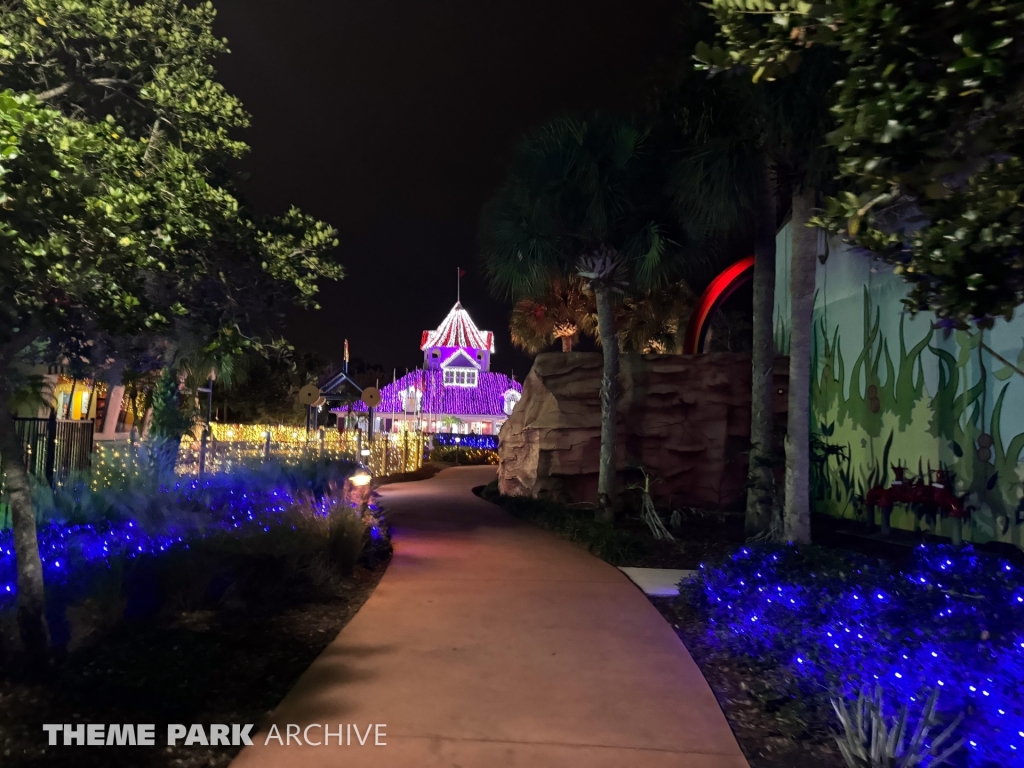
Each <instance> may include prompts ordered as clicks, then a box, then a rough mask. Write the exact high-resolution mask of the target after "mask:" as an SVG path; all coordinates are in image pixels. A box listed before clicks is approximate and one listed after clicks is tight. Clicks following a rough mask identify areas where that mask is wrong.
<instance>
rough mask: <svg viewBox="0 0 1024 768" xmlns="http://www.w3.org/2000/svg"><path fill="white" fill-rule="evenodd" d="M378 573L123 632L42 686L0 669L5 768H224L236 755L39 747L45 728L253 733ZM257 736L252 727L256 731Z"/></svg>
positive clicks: (231, 751)
mask: <svg viewBox="0 0 1024 768" xmlns="http://www.w3.org/2000/svg"><path fill="white" fill-rule="evenodd" d="M385 567H386V564H384V563H381V564H378V565H377V567H376V568H374V569H368V568H364V567H361V566H360V567H359V568H357V569H356V572H355V574H354V575H353V577H352V578H349V579H340V578H339V579H337V580H332V583H327V584H321V585H320V587H319V588H313V587H312V585H311V584H309V583H306V584H303V583H302V582H301V581H295V582H293V583H291V584H290V585H288V586H287V587H285V588H282V589H281V590H280V591H278V592H277V593H276V594H275V595H274V597H273V598H272V599H269V598H264V599H262V600H260V601H258V602H255V603H252V604H250V605H248V606H246V607H235V608H233V609H223V608H221V609H210V608H205V609H200V610H191V611H181V612H176V613H173V614H169V615H166V616H163V617H161V619H160V620H158V621H152V622H142V623H131V622H129V623H125V624H123V625H121V626H120V627H118V628H117V629H116V630H114V631H113V632H112V633H111V634H109V635H108V636H107V637H105V638H104V639H103V640H102V642H99V643H96V644H94V645H91V646H86V647H83V648H82V649H80V650H77V651H74V652H72V653H70V654H69V655H68V657H67V658H66V659H65V660H64V662H63V663H62V664H60V666H59V667H58V668H57V669H56V670H55V672H54V673H53V675H52V677H51V678H50V679H48V680H46V681H45V682H28V681H25V680H19V679H18V678H17V676H16V672H17V670H15V669H13V668H12V667H11V666H7V667H0V764H2V765H3V766H4V768H28V767H29V766H32V767H33V768H35V767H36V766H40V767H42V766H67V767H68V768H85V767H86V766H90V767H91V766H97V767H98V766H104V767H108V766H109V767H110V768H122V767H123V768H191V767H192V766H195V767H198V766H224V765H227V764H228V763H229V762H230V761H231V759H232V758H233V757H234V755H235V754H236V753H237V752H238V750H239V748H238V747H196V746H192V747H180V746H179V747H177V748H173V749H169V748H167V747H159V748H156V747H134V748H133V747H118V748H116V749H103V750H92V749H79V748H76V747H63V746H59V747H49V748H48V747H47V746H46V734H44V733H43V731H42V727H41V726H42V723H50V722H57V723H75V724H77V723H89V722H95V723H155V724H157V734H158V736H159V735H160V733H161V731H162V730H163V729H164V728H166V724H167V723H186V724H187V723H257V724H258V723H259V722H260V721H261V720H262V719H263V718H264V717H265V716H266V714H267V712H268V711H269V710H270V709H272V708H273V707H275V706H276V705H277V703H278V702H279V701H280V700H281V699H282V698H283V697H284V695H285V694H286V693H287V692H288V691H289V690H290V689H291V688H292V687H293V686H294V684H295V682H296V681H297V680H298V678H299V676H300V675H301V674H302V673H303V672H304V671H305V670H306V669H307V668H308V667H309V665H310V664H311V663H312V661H313V660H314V659H315V658H316V657H317V656H318V655H319V654H320V652H321V651H323V649H324V647H326V645H327V644H328V643H330V642H331V640H333V639H334V638H335V637H336V636H337V634H338V632H340V631H341V629H342V628H343V627H344V626H345V625H346V624H347V623H348V621H349V620H350V619H351V618H352V616H354V615H355V613H356V611H358V610H359V607H360V606H361V605H362V604H363V603H364V602H365V601H366V599H367V598H368V597H369V595H370V593H371V592H372V591H373V589H374V587H375V586H376V584H377V582H378V581H379V580H380V577H381V576H382V575H383V573H384V570H385ZM255 730H256V729H255V728H254V729H253V731H255Z"/></svg>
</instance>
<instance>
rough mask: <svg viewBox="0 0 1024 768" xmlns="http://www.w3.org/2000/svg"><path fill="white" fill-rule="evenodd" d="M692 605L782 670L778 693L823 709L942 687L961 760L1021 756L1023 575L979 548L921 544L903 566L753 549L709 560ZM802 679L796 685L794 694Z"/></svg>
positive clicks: (692, 589) (1011, 761)
mask: <svg viewBox="0 0 1024 768" xmlns="http://www.w3.org/2000/svg"><path fill="white" fill-rule="evenodd" d="M684 595H685V599H688V600H689V601H690V602H691V603H692V604H694V605H696V606H697V607H698V609H699V610H701V611H702V612H703V613H704V615H705V616H706V617H707V619H708V621H709V623H710V625H711V627H712V629H713V631H714V634H715V637H716V638H717V641H718V642H719V644H720V645H721V646H722V647H723V649H724V650H726V651H727V652H728V653H730V654H732V655H735V656H741V657H746V658H749V659H751V660H753V661H754V662H756V663H757V664H759V665H761V666H763V667H766V668H772V669H774V673H772V674H771V675H769V674H766V675H765V676H764V677H765V679H768V678H769V677H771V679H773V680H774V681H775V682H776V684H777V688H778V691H779V693H780V695H783V696H787V697H788V696H791V695H794V694H795V695H802V696H805V697H807V698H808V699H809V700H811V701H812V702H816V703H817V704H818V705H820V706H821V707H822V708H826V707H827V706H828V704H827V694H828V692H829V691H830V690H832V691H836V692H838V694H839V695H840V696H842V697H844V698H846V699H850V700H852V699H854V698H856V696H857V695H858V692H859V691H860V690H861V689H863V688H864V687H865V686H871V687H873V686H874V685H875V684H876V682H877V683H878V684H881V685H882V686H884V688H885V689H886V691H887V692H889V693H891V694H893V698H894V699H896V700H898V701H914V700H915V697H916V698H918V699H919V698H920V697H921V695H922V691H924V690H926V689H931V688H938V689H939V690H940V691H941V693H942V696H941V701H940V706H941V707H942V713H941V714H942V715H943V716H944V717H945V718H947V719H952V718H953V717H955V716H956V715H958V714H960V713H961V712H963V713H965V720H964V724H963V732H964V734H965V736H966V739H967V743H966V749H965V751H964V753H963V756H962V758H958V761H959V762H958V764H966V765H970V766H987V765H1016V764H1018V763H1019V757H1018V756H1019V755H1021V754H1024V692H1022V688H1021V686H1020V680H1021V679H1024V574H1022V572H1021V569H1020V568H1018V567H1015V566H1013V565H1011V564H1009V563H1006V562H1001V561H998V560H996V559H994V558H989V557H982V556H979V555H977V554H975V553H974V552H973V551H971V550H970V549H969V548H968V549H964V550H956V549H953V548H952V547H948V546H931V547H925V546H923V545H922V546H921V547H918V548H917V549H916V550H915V553H914V558H913V561H912V563H910V565H909V566H908V567H906V568H904V569H897V568H895V567H893V566H890V565H887V564H885V563H882V562H878V561H875V560H871V559H869V558H866V557H862V556H858V555H855V554H851V553H839V552H835V551H831V550H826V549H823V548H820V547H810V546H808V547H798V546H792V545H784V546H779V545H764V546H758V547H744V548H742V549H740V550H739V551H737V552H736V553H735V554H734V555H733V556H732V557H731V558H730V559H729V560H727V561H725V562H723V563H721V564H718V565H703V566H701V570H700V575H699V578H698V579H696V580H695V581H694V582H692V583H691V584H689V585H688V586H686V589H685V590H684ZM794 685H795V687H796V688H795V690H794V689H793V687H792V686H794Z"/></svg>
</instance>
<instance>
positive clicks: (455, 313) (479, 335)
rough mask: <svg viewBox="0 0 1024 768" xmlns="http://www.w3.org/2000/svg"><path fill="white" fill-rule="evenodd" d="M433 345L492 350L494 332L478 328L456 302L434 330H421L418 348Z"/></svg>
mask: <svg viewBox="0 0 1024 768" xmlns="http://www.w3.org/2000/svg"><path fill="white" fill-rule="evenodd" d="M433 347H469V348H471V349H482V350H486V351H487V352H494V334H493V333H491V332H490V331H481V330H479V329H478V328H477V327H476V324H475V323H474V322H473V320H472V319H471V318H470V316H469V313H468V312H467V311H466V310H464V309H463V308H462V304H460V303H459V302H456V303H455V306H454V307H452V311H451V312H449V313H448V317H446V318H445V319H444V321H443V322H442V323H441V325H439V326H438V328H437V330H436V331H424V332H423V337H422V338H421V339H420V349H421V350H426V349H432V348H433Z"/></svg>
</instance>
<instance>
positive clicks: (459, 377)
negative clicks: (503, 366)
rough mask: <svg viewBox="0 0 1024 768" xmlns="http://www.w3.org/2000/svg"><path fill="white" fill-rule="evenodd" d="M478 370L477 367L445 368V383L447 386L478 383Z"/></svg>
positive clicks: (465, 385)
mask: <svg viewBox="0 0 1024 768" xmlns="http://www.w3.org/2000/svg"><path fill="white" fill-rule="evenodd" d="M477 381H478V379H477V371H476V369H475V368H455V367H454V366H453V367H451V368H445V369H444V385H445V386H446V387H467V388H472V387H475V386H476V385H477Z"/></svg>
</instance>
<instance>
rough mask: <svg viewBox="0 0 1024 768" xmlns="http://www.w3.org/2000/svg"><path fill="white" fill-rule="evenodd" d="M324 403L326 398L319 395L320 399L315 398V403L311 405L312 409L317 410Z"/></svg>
mask: <svg viewBox="0 0 1024 768" xmlns="http://www.w3.org/2000/svg"><path fill="white" fill-rule="evenodd" d="M326 402H327V398H326V397H324V396H323V395H321V396H320V397H318V398H317V401H316V402H315V403H313V407H314V408H319V407H320V406H321V405H323V404H324V403H326Z"/></svg>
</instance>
